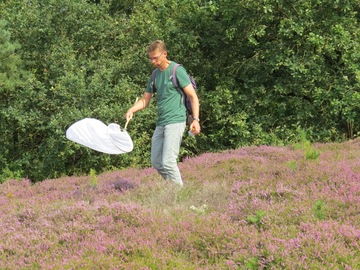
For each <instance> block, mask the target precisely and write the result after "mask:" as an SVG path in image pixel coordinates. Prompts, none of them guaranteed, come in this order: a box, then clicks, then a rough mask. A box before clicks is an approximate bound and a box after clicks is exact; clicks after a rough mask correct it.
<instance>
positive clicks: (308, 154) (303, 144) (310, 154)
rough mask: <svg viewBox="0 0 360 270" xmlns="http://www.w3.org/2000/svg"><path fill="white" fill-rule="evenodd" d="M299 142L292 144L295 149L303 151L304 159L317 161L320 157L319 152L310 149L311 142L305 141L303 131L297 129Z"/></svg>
mask: <svg viewBox="0 0 360 270" xmlns="http://www.w3.org/2000/svg"><path fill="white" fill-rule="evenodd" d="M298 134H299V142H298V143H296V144H294V148H295V149H302V150H304V157H305V159H307V160H317V159H318V157H319V156H320V154H321V153H320V151H318V150H316V149H315V148H314V147H312V145H311V142H310V141H309V140H308V139H307V135H306V132H305V130H303V129H298Z"/></svg>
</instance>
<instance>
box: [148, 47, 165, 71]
mask: <svg viewBox="0 0 360 270" xmlns="http://www.w3.org/2000/svg"><path fill="white" fill-rule="evenodd" d="M165 58H166V51H159V50H156V51H154V52H151V53H149V59H150V61H151V63H152V64H153V65H154V66H155V67H160V66H161V64H162V63H163V61H164V60H165Z"/></svg>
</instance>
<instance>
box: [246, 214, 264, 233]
mask: <svg viewBox="0 0 360 270" xmlns="http://www.w3.org/2000/svg"><path fill="white" fill-rule="evenodd" d="M265 215H266V213H265V212H264V211H261V210H258V211H256V212H255V215H250V216H248V217H247V218H246V221H247V222H248V223H249V224H253V225H255V226H256V227H257V228H258V229H260V228H261V227H262V218H263V217H264V216H265Z"/></svg>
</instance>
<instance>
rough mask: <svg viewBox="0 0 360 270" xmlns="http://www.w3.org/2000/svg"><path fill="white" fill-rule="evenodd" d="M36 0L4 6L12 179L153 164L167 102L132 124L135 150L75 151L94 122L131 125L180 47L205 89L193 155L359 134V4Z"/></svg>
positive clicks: (4, 144) (188, 145)
mask: <svg viewBox="0 0 360 270" xmlns="http://www.w3.org/2000/svg"><path fill="white" fill-rule="evenodd" d="M121 3H122V4H119V3H118V1H101V0H98V1H84V0H75V1H55V0H46V1H39V0H34V1H25V0H9V1H2V2H1V3H0V18H2V21H1V23H0V44H1V49H0V59H1V66H0V77H1V80H2V83H1V84H0V93H1V95H0V99H1V111H0V117H1V119H0V120H1V137H0V147H1V152H0V167H1V168H3V169H2V172H0V174H1V175H2V179H5V178H7V175H19V176H26V177H29V178H30V179H32V180H34V181H37V180H42V179H45V178H49V177H58V176H61V175H65V174H66V175H70V174H74V173H86V172H89V171H90V169H96V170H97V171H101V170H109V169H111V168H115V167H116V168H125V167H128V166H134V167H135V166H140V167H142V166H148V165H149V147H150V138H151V133H152V129H153V127H154V123H155V121H156V119H155V118H156V110H155V106H153V105H152V106H151V107H150V108H149V109H148V110H147V111H144V112H141V113H138V114H137V116H136V118H135V119H134V120H133V121H132V122H131V123H130V125H129V132H130V134H131V136H132V137H133V139H134V143H135V150H134V152H132V153H131V154H129V155H120V156H109V155H104V154H100V153H95V152H94V151H92V150H89V149H86V148H84V147H81V146H78V145H75V144H73V143H72V142H70V141H67V140H66V138H65V130H66V129H67V127H68V126H69V125H70V124H71V123H73V122H75V121H77V120H80V119H81V118H84V117H95V118H98V119H100V120H102V121H103V122H105V123H110V122H118V123H120V124H123V122H124V119H123V114H124V113H125V111H126V109H127V108H128V107H129V106H130V105H131V104H132V103H133V102H134V100H135V98H136V97H138V96H140V95H141V94H142V92H143V89H144V86H145V83H146V80H147V77H148V76H149V74H150V73H151V70H152V67H151V65H150V63H149V61H147V57H146V55H145V51H144V48H145V46H146V45H147V44H148V43H149V42H150V41H151V40H154V39H158V38H159V39H164V40H165V41H166V42H167V44H168V49H169V55H170V59H172V60H175V61H177V62H180V63H182V64H183V65H184V66H185V67H186V68H187V70H188V71H189V72H190V73H191V74H193V75H194V77H195V78H196V80H197V83H198V85H199V95H200V99H201V119H202V123H201V124H202V128H203V129H202V130H203V134H202V135H201V136H199V137H197V138H196V141H195V140H194V139H191V138H187V137H186V138H185V140H184V147H183V148H182V152H181V156H182V157H186V156H189V155H196V154H199V153H203V152H206V151H217V150H220V149H228V148H237V147H239V146H243V145H251V144H257V145H258V144H285V143H288V142H291V141H292V140H293V139H294V138H295V137H296V130H298V129H299V128H302V129H304V130H306V131H307V133H308V135H309V138H310V139H311V140H312V141H334V140H339V139H344V138H353V137H355V136H357V135H358V133H359V131H360V130H359V124H360V123H359V121H360V120H359V119H360V115H359V113H360V110H359V104H360V102H359V101H360V95H359V86H360V85H359V80H360V71H359V63H360V61H359V57H360V54H359V51H360V50H359V44H360V43H359V31H360V30H359V15H358V14H359V13H358V12H359V9H360V7H359V3H358V1H355V0H349V1H346V3H342V2H340V1H333V0H318V1H300V0H297V1H292V2H289V1H283V0H281V1H279V0H262V1H253V0H251V1H248V0H241V1H235V2H234V1H230V0H216V1H202V0H196V1H192V0H191V1H190V0H181V1H175V0H152V1H135V0H130V1H122V2H121Z"/></svg>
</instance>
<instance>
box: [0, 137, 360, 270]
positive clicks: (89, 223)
mask: <svg viewBox="0 0 360 270" xmlns="http://www.w3.org/2000/svg"><path fill="white" fill-rule="evenodd" d="M310 148H311V149H313V151H314V153H315V152H316V153H318V156H317V157H316V158H313V157H314V156H312V158H309V156H307V155H306V149H310ZM359 157H360V140H354V141H348V142H345V143H341V144H340V143H339V144H337V143H332V144H316V145H311V146H309V145H308V146H307V148H301V147H300V148H297V147H270V146H260V147H244V148H241V149H237V150H229V151H225V152H222V153H208V154H204V155H201V156H199V157H196V158H191V159H187V160H185V161H184V162H183V163H181V164H180V169H181V171H182V173H183V176H184V183H185V184H184V187H183V188H177V187H176V186H174V185H172V184H171V183H170V182H166V181H164V180H162V179H161V178H160V177H159V176H158V175H157V173H156V172H155V171H154V170H153V169H144V170H137V169H127V170H124V171H113V172H108V173H104V174H100V175H96V173H95V171H93V172H91V173H90V175H89V176H82V177H63V178H60V179H49V180H45V181H43V182H39V183H36V184H31V182H30V181H29V180H27V179H22V180H9V181H7V182H5V183H3V184H1V185H0V215H1V219H0V269H194V270H195V269H359V268H360V251H359V250H360V211H359V204H360V158H359Z"/></svg>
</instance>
